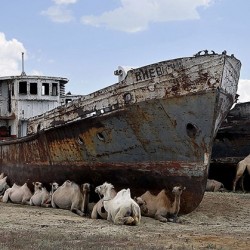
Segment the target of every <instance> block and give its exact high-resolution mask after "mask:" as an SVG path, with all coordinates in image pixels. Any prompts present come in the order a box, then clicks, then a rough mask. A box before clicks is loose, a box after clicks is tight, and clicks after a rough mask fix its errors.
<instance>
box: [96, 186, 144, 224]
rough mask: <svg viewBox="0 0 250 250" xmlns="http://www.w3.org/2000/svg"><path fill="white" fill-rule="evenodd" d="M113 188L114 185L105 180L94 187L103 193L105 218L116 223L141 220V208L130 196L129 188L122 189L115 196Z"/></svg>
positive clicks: (138, 221)
mask: <svg viewBox="0 0 250 250" xmlns="http://www.w3.org/2000/svg"><path fill="white" fill-rule="evenodd" d="M113 190H114V186H113V185H112V184H110V183H107V182H105V183H104V184H102V185H100V186H98V187H96V189H95V192H96V193H98V194H99V195H103V205H104V208H105V210H106V211H107V213H108V216H107V220H108V221H112V222H113V223H114V224H117V225H123V224H124V225H138V224H139V223H140V221H141V210H140V207H139V206H138V204H137V203H136V202H135V201H134V200H133V199H132V198H131V194H130V189H129V188H128V189H122V190H121V191H119V192H118V193H117V194H116V196H115V197H113V196H114V193H113Z"/></svg>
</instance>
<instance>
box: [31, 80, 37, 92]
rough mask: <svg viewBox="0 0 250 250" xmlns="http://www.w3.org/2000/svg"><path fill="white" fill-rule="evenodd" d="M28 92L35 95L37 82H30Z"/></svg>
mask: <svg viewBox="0 0 250 250" xmlns="http://www.w3.org/2000/svg"><path fill="white" fill-rule="evenodd" d="M30 94H31V95H37V83H36V82H31V83H30Z"/></svg>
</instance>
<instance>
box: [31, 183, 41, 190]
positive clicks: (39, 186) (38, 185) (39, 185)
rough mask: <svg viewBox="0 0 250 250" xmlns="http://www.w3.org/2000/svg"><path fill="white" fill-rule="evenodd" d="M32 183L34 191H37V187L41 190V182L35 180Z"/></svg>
mask: <svg viewBox="0 0 250 250" xmlns="http://www.w3.org/2000/svg"><path fill="white" fill-rule="evenodd" d="M32 184H33V185H34V189H35V191H37V190H39V189H40V190H42V187H43V184H42V183H41V182H39V181H36V182H32Z"/></svg>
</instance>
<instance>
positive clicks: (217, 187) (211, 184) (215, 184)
mask: <svg viewBox="0 0 250 250" xmlns="http://www.w3.org/2000/svg"><path fill="white" fill-rule="evenodd" d="M206 191H208V192H218V191H225V188H224V185H223V183H221V182H219V181H216V180H213V179H207V185H206Z"/></svg>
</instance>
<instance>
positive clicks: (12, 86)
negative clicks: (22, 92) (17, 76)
mask: <svg viewBox="0 0 250 250" xmlns="http://www.w3.org/2000/svg"><path fill="white" fill-rule="evenodd" d="M11 94H12V96H13V95H15V88H14V83H12V84H11Z"/></svg>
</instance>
